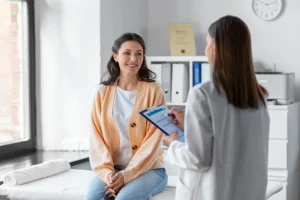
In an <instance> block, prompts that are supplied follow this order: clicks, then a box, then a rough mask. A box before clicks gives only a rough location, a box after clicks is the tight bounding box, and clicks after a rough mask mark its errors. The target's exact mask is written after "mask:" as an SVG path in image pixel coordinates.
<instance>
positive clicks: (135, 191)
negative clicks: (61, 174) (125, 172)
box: [86, 168, 168, 200]
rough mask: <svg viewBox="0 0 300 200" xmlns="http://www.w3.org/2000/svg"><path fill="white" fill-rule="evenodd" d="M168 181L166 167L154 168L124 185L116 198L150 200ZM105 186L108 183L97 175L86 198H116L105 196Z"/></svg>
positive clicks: (100, 199)
mask: <svg viewBox="0 0 300 200" xmlns="http://www.w3.org/2000/svg"><path fill="white" fill-rule="evenodd" d="M167 183H168V175H167V173H166V170H165V168H157V169H152V170H149V171H147V172H145V173H144V174H141V175H140V176H138V177H137V178H135V179H133V180H132V181H130V182H129V183H127V184H126V185H124V186H123V188H122V189H121V190H120V191H119V193H118V194H117V197H116V199H115V200H148V199H150V198H151V197H152V196H153V195H155V194H158V193H160V192H162V191H163V190H164V189H165V187H166V185H167ZM105 186H106V183H105V182H103V181H102V180H101V179H100V178H99V177H98V176H96V175H95V177H94V178H93V179H92V181H91V183H90V186H89V188H88V193H87V195H86V200H111V199H114V198H109V197H108V196H105V192H106V190H105Z"/></svg>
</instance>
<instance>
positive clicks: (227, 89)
mask: <svg viewBox="0 0 300 200" xmlns="http://www.w3.org/2000/svg"><path fill="white" fill-rule="evenodd" d="M251 51H252V50H251V39H250V33H249V30H248V27H247V25H246V24H245V23H244V22H243V21H242V20H241V19H239V18H237V17H234V16H225V17H222V18H220V19H219V20H217V21H216V22H214V23H213V24H211V26H210V27H209V30H208V34H207V45H206V49H205V54H206V56H207V57H208V60H209V63H210V66H211V69H212V71H213V74H212V79H213V80H212V81H208V82H205V83H201V84H199V85H197V86H195V87H193V88H192V89H191V91H190V92H189V96H188V100H187V104H186V112H185V114H184V113H182V112H178V110H177V109H175V108H173V109H172V110H171V111H170V113H171V114H174V118H173V121H174V123H177V124H178V126H179V127H181V128H182V129H184V132H185V141H186V142H185V143H183V142H180V141H178V136H177V133H176V132H175V133H174V134H172V135H171V136H167V137H165V138H164V143H165V145H166V146H169V149H168V153H167V161H168V162H169V163H171V164H173V165H176V166H179V167H180V168H181V169H180V174H179V180H178V183H177V190H176V200H182V199H184V200H264V199H265V195H266V188H267V165H268V137H269V114H268V111H267V107H266V101H265V98H266V96H267V91H266V90H265V89H264V88H263V87H262V86H260V85H259V84H258V83H257V81H256V78H255V72H254V67H253V62H252V52H251Z"/></svg>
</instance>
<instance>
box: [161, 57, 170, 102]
mask: <svg viewBox="0 0 300 200" xmlns="http://www.w3.org/2000/svg"><path fill="white" fill-rule="evenodd" d="M161 74H162V77H163V79H162V81H161V88H162V90H163V91H164V94H165V97H166V101H167V102H170V101H171V81H172V78H171V77H172V65H171V63H164V64H162V73H161Z"/></svg>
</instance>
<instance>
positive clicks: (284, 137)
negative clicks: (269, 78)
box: [268, 102, 300, 200]
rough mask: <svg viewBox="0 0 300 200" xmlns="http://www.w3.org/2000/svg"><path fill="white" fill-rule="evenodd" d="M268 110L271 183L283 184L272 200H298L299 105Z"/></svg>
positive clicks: (272, 107) (299, 177)
mask: <svg viewBox="0 0 300 200" xmlns="http://www.w3.org/2000/svg"><path fill="white" fill-rule="evenodd" d="M268 107H269V115H270V140H269V165H268V168H269V171H268V177H269V181H272V182H280V183H283V184H284V188H283V190H282V191H281V192H280V193H278V194H277V195H275V196H274V197H272V198H270V200H299V199H300V196H299V192H298V191H299V190H300V184H299V181H300V176H299V175H300V173H299V172H300V171H299V169H300V162H299V159H300V153H299V150H300V149H299V146H300V129H299V123H300V118H299V112H300V107H299V103H298V102H297V103H293V104H290V105H274V106H273V105H272V106H268Z"/></svg>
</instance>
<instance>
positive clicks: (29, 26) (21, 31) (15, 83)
mask: <svg viewBox="0 0 300 200" xmlns="http://www.w3.org/2000/svg"><path fill="white" fill-rule="evenodd" d="M33 8H34V7H33V0H0V158H4V157H8V156H13V155H17V154H20V153H21V152H28V151H33V150H35V144H36V139H35V135H36V120H35V115H36V113H35V68H34V67H35V66H34V64H35V62H34V60H35V51H34V45H35V41H34V12H33V11H34V9H33Z"/></svg>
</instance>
